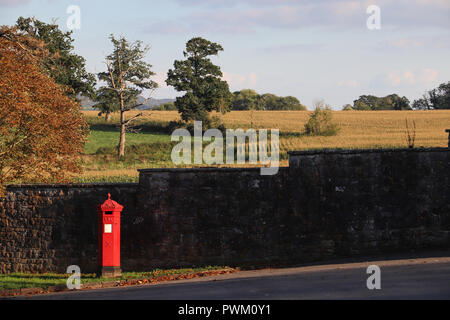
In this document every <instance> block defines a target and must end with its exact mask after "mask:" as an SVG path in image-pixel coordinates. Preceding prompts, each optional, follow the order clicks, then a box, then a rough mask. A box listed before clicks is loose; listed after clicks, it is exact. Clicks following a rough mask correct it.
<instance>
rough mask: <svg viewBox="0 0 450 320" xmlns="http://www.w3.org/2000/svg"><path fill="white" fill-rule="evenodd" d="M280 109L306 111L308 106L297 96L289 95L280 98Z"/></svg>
mask: <svg viewBox="0 0 450 320" xmlns="http://www.w3.org/2000/svg"><path fill="white" fill-rule="evenodd" d="M278 110H300V111H305V110H306V107H305V106H304V105H302V104H301V103H300V101H299V100H298V99H297V98H296V97H292V96H287V97H280V98H279V108H278Z"/></svg>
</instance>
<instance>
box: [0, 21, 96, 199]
mask: <svg viewBox="0 0 450 320" xmlns="http://www.w3.org/2000/svg"><path fill="white" fill-rule="evenodd" d="M33 43H34V44H35V43H36V42H33V39H31V38H30V37H26V36H23V35H20V34H18V33H16V31H15V29H14V28H12V29H11V28H7V27H2V28H1V29H0V191H4V186H5V184H7V183H11V182H18V181H20V182H55V181H58V182H62V181H66V180H67V178H68V177H69V176H70V175H71V174H73V173H77V172H80V171H81V168H80V166H79V155H80V154H81V152H82V151H83V146H84V143H85V142H86V138H87V133H88V126H87V124H86V122H85V121H84V120H83V117H82V115H81V112H80V106H79V104H78V103H76V102H75V101H73V100H71V99H69V98H68V97H67V95H66V89H67V88H66V87H63V86H60V85H58V84H56V83H55V82H54V80H53V79H52V78H51V77H49V76H48V75H46V74H45V73H43V72H42V65H41V62H42V58H45V50H43V49H42V46H37V47H35V48H33V47H32V46H30V44H33ZM39 47H40V48H39ZM36 48H37V50H36Z"/></svg>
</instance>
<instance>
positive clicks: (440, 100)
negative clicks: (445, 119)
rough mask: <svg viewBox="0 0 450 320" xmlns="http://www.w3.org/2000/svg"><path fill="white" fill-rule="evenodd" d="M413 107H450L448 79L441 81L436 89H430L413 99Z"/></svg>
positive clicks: (427, 108)
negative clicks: (444, 81) (420, 96)
mask: <svg viewBox="0 0 450 320" xmlns="http://www.w3.org/2000/svg"><path fill="white" fill-rule="evenodd" d="M413 108H414V109H419V110H432V109H450V81H449V82H447V83H442V84H440V85H439V87H437V88H436V89H433V90H430V91H428V92H427V93H425V94H424V95H423V97H422V98H421V99H418V100H415V101H414V103H413Z"/></svg>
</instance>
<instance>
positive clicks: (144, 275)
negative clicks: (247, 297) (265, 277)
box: [0, 266, 232, 290]
mask: <svg viewBox="0 0 450 320" xmlns="http://www.w3.org/2000/svg"><path fill="white" fill-rule="evenodd" d="M224 269H230V270H232V269H231V268H228V267H223V266H207V267H203V268H185V269H168V270H162V269H155V270H153V271H149V272H124V273H122V277H120V278H114V279H107V278H98V277H96V275H95V274H82V275H81V284H82V285H89V284H95V283H100V282H108V281H124V280H125V281H129V280H140V282H141V283H148V282H153V281H152V280H162V281H169V280H175V278H176V277H177V276H181V275H195V274H198V273H203V272H208V271H220V270H224ZM69 276H70V274H56V273H45V274H27V273H11V274H0V290H12V289H24V288H42V289H44V290H45V289H48V288H49V287H52V286H61V285H63V286H64V285H66V282H67V279H68V278H69ZM138 282H139V281H138Z"/></svg>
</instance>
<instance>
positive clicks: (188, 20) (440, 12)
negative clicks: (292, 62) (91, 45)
mask: <svg viewBox="0 0 450 320" xmlns="http://www.w3.org/2000/svg"><path fill="white" fill-rule="evenodd" d="M176 2H177V3H178V4H179V5H180V6H189V7H190V9H191V10H190V11H191V13H189V14H187V15H186V16H185V17H183V18H182V19H181V21H183V26H182V27H180V20H170V19H169V20H162V21H159V22H157V23H154V24H153V25H152V28H150V32H157V33H173V31H174V30H176V31H177V32H178V31H180V30H184V31H185V32H188V33H192V32H205V31H206V32H209V33H252V32H256V31H257V30H259V29H291V30H298V29H303V28H309V27H323V28H333V29H335V28H345V29H349V28H353V29H356V28H358V29H359V30H361V31H364V30H366V20H367V18H368V17H369V15H368V14H367V13H366V9H367V7H368V6H369V5H370V4H376V5H378V6H379V7H380V9H381V20H382V28H383V27H400V26H401V27H406V26H407V27H417V28H419V27H420V28H421V29H423V28H426V27H444V28H446V29H448V28H449V27H450V19H449V16H450V1H448V0H414V1H411V0H397V1H388V0H377V1H376V2H374V1H369V0H365V1H356V0H342V1H334V0H315V1H314V0H305V1H294V0H277V1H275V0H239V1H237V0H208V1H206V0H177V1H176Z"/></svg>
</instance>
